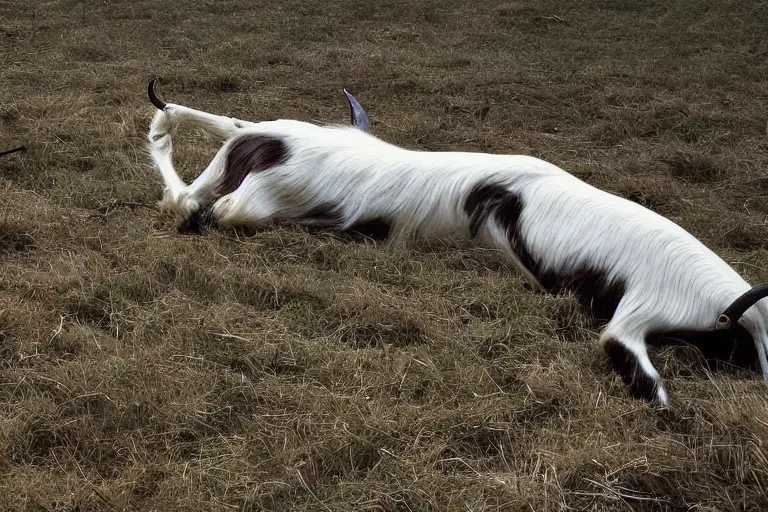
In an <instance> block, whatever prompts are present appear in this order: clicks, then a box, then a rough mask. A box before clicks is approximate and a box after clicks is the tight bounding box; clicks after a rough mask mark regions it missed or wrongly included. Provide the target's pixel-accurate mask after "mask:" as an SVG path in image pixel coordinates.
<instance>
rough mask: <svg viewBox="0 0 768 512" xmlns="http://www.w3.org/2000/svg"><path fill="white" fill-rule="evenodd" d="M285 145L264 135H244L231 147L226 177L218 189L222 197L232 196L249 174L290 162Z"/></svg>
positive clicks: (225, 171)
mask: <svg viewBox="0 0 768 512" xmlns="http://www.w3.org/2000/svg"><path fill="white" fill-rule="evenodd" d="M288 157H289V154H288V148H287V147H286V145H285V143H284V142H283V141H282V140H280V139H276V138H274V137H267V136H264V135H244V136H242V137H240V138H239V139H237V140H236V141H234V142H233V143H232V145H231V146H230V147H229V153H228V154H227V164H226V166H225V167H224V177H223V178H222V181H221V183H219V186H218V187H217V188H216V195H217V196H219V197H221V196H224V195H227V194H231V193H232V192H234V191H235V190H237V188H238V187H239V186H240V185H241V184H242V183H243V180H244V179H245V177H246V176H248V174H250V173H252V172H262V171H266V170H267V169H270V168H271V167H274V166H275V165H279V164H282V163H284V162H285V161H286V160H288Z"/></svg>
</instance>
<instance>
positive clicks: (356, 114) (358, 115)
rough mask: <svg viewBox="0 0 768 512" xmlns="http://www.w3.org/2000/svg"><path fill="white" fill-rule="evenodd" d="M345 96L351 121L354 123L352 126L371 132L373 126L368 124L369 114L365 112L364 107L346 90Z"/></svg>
mask: <svg viewBox="0 0 768 512" xmlns="http://www.w3.org/2000/svg"><path fill="white" fill-rule="evenodd" d="M344 95H345V96H346V97H347V101H348V102H349V121H350V122H351V123H352V126H354V127H356V128H359V129H360V130H363V131H364V132H370V131H371V124H370V123H369V122H368V114H366V113H365V110H363V106H362V105H361V104H360V102H359V101H357V99H356V98H355V97H354V96H352V95H351V94H349V91H347V90H346V89H344Z"/></svg>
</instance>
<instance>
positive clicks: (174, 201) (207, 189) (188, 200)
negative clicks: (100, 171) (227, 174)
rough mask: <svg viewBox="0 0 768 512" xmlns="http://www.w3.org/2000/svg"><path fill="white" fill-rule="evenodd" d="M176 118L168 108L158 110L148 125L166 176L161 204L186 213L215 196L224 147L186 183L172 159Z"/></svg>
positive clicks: (160, 170)
mask: <svg viewBox="0 0 768 512" xmlns="http://www.w3.org/2000/svg"><path fill="white" fill-rule="evenodd" d="M176 121H177V119H175V118H174V117H173V116H171V115H169V114H168V113H167V112H165V111H158V112H157V113H156V114H155V117H154V119H153V120H152V124H151V125H150V127H149V136H148V138H149V151H150V155H151V156H152V161H153V162H154V165H155V169H157V171H158V173H159V174H160V176H161V177H162V179H163V185H164V193H163V199H162V201H161V202H160V204H161V207H163V208H164V209H169V210H171V211H176V212H179V213H181V214H182V215H184V216H187V215H189V214H190V213H191V212H195V211H197V210H199V209H200V206H201V205H202V204H206V203H207V202H210V201H211V200H212V199H213V191H214V189H215V182H216V177H217V176H218V174H219V172H220V168H221V166H222V165H223V164H222V162H223V161H224V157H223V155H222V153H223V149H220V150H219V152H218V153H217V154H216V156H215V157H214V159H213V160H212V161H211V163H210V164H209V165H208V167H207V168H206V169H205V170H204V171H203V172H202V173H201V174H200V176H198V177H197V179H195V181H194V182H192V184H191V185H187V184H186V183H184V181H183V180H182V179H181V178H180V177H179V175H178V173H177V172H176V169H175V168H174V166H173V159H172V154H173V142H172V137H171V135H172V132H173V129H174V128H175V127H176V124H175V122H176Z"/></svg>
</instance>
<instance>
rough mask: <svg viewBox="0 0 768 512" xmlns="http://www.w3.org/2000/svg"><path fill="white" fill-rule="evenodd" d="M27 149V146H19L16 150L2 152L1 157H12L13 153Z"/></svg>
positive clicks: (0, 152)
mask: <svg viewBox="0 0 768 512" xmlns="http://www.w3.org/2000/svg"><path fill="white" fill-rule="evenodd" d="M26 150H27V148H26V147H25V146H19V147H16V148H11V149H6V150H5V151H0V156H3V155H10V154H11V153H16V152H17V151H26Z"/></svg>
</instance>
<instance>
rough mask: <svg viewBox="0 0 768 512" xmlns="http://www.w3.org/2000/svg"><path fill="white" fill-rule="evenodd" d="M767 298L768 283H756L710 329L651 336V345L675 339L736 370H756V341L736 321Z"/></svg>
mask: <svg viewBox="0 0 768 512" xmlns="http://www.w3.org/2000/svg"><path fill="white" fill-rule="evenodd" d="M765 297H768V284H760V285H757V286H755V287H753V288H752V289H750V290H749V291H747V292H745V293H744V294H742V295H741V296H739V297H738V298H736V300H734V301H733V302H732V303H731V305H730V306H728V307H727V308H726V309H725V311H723V313H722V314H721V315H720V316H719V317H718V318H717V320H716V322H715V325H714V327H713V328H712V329H709V330H704V331H676V332H670V333H664V334H661V335H658V336H655V335H653V336H651V337H650V339H649V341H650V342H651V343H654V344H656V343H660V344H665V343H664V342H663V341H662V340H678V341H682V342H683V343H686V344H690V345H693V346H695V347H696V348H697V349H699V351H700V352H701V353H702V355H703V356H704V358H705V359H707V360H710V361H715V362H726V363H728V365H730V366H736V367H739V368H753V369H757V368H759V359H758V353H757V340H753V339H752V336H751V335H750V334H749V332H747V330H746V329H745V328H744V327H743V326H742V325H741V324H739V320H740V319H741V317H742V316H743V315H744V313H746V312H747V310H748V309H749V308H751V307H752V306H754V305H755V304H756V303H757V302H758V301H760V300H761V299H764V298H765Z"/></svg>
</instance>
